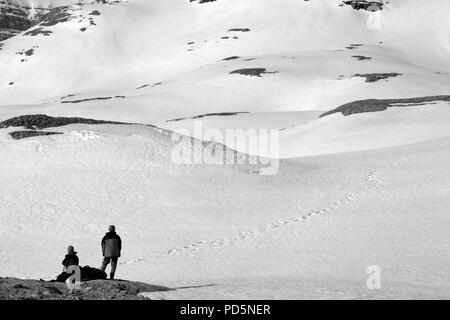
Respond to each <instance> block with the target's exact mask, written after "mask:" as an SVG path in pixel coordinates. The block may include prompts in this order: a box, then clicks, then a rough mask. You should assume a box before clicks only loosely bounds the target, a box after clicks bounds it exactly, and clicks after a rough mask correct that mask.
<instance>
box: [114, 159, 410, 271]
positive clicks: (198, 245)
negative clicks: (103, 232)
mask: <svg viewBox="0 0 450 320" xmlns="http://www.w3.org/2000/svg"><path fill="white" fill-rule="evenodd" d="M417 153H418V152H413V153H408V154H407V155H405V156H403V157H401V158H400V159H397V160H394V161H390V162H387V163H384V164H382V165H380V166H379V167H376V168H374V169H372V170H371V171H369V172H368V173H367V174H366V176H365V177H364V180H365V181H367V182H369V184H367V185H366V186H365V187H363V188H362V189H360V190H357V191H355V192H351V193H349V194H347V195H345V196H343V197H341V198H339V199H338V200H336V201H334V202H332V203H330V204H329V205H328V206H326V207H324V208H321V209H318V210H313V211H310V212H308V213H306V214H304V215H302V216H299V217H294V218H291V219H287V220H282V221H276V222H273V223H270V224H268V225H266V226H263V227H259V228H256V229H254V230H252V231H246V232H240V233H238V234H237V235H234V236H230V237H226V238H221V239H211V240H203V241H197V242H193V243H190V244H188V245H186V246H183V247H178V248H174V249H171V250H169V251H166V252H162V253H159V254H156V255H155V256H153V257H142V258H137V259H134V260H129V261H125V262H122V263H120V264H136V263H141V262H143V261H146V260H151V259H159V258H164V257H170V256H177V255H181V254H186V253H191V254H192V253H195V252H198V251H199V250H208V249H211V248H220V247H224V246H227V245H236V244H238V243H240V242H242V241H249V240H254V239H255V238H257V237H259V236H262V235H263V234H265V233H267V232H269V231H272V230H277V229H280V228H283V227H286V226H289V225H292V224H296V223H300V222H307V221H309V220H310V219H311V218H313V217H314V216H317V215H322V214H326V213H329V212H332V211H333V210H336V209H338V208H340V207H342V206H345V205H348V204H350V203H353V202H355V201H357V200H358V199H361V198H362V197H363V196H364V195H366V194H367V193H369V192H370V191H373V190H374V189H376V188H378V187H380V186H382V185H385V184H386V182H384V181H382V180H380V179H379V178H378V177H379V176H380V175H381V174H382V173H383V171H384V170H386V169H388V168H393V167H396V166H398V165H399V164H401V163H403V162H409V161H411V159H412V157H413V156H414V155H416V154H417Z"/></svg>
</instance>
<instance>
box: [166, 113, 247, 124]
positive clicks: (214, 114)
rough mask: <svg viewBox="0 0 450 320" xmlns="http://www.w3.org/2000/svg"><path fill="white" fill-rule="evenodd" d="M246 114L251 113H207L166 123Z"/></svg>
mask: <svg viewBox="0 0 450 320" xmlns="http://www.w3.org/2000/svg"><path fill="white" fill-rule="evenodd" d="M244 113H249V112H218V113H207V114H202V115H198V116H195V117H190V118H177V119H172V120H167V121H166V122H176V121H182V120H188V119H193V120H194V119H201V118H205V117H229V116H236V115H239V114H244Z"/></svg>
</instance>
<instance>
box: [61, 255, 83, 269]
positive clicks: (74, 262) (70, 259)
mask: <svg viewBox="0 0 450 320" xmlns="http://www.w3.org/2000/svg"><path fill="white" fill-rule="evenodd" d="M79 263H80V260H79V259H78V256H77V253H76V252H74V253H71V254H66V257H65V258H64V260H63V262H62V264H63V266H64V267H66V268H67V267H69V266H78V264H79Z"/></svg>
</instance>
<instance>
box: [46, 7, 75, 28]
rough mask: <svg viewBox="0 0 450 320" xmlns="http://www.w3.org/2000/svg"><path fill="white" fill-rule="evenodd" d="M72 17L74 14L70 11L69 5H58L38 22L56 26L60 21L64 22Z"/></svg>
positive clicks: (47, 25)
mask: <svg viewBox="0 0 450 320" xmlns="http://www.w3.org/2000/svg"><path fill="white" fill-rule="evenodd" d="M71 18H72V14H71V13H70V12H69V7H67V6H63V7H56V8H53V9H51V10H50V11H49V13H47V14H45V15H44V16H43V17H42V18H41V19H40V20H39V21H38V24H39V25H41V26H44V27H51V26H55V25H57V24H58V23H64V22H67V21H69V20H70V19H71Z"/></svg>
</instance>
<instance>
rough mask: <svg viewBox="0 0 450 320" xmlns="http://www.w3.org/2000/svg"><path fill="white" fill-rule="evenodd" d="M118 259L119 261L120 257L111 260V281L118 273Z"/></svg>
mask: <svg viewBox="0 0 450 320" xmlns="http://www.w3.org/2000/svg"><path fill="white" fill-rule="evenodd" d="M118 259H119V258H118V257H113V258H111V272H110V274H109V278H110V279H114V274H115V273H116V268H117V260H118Z"/></svg>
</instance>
